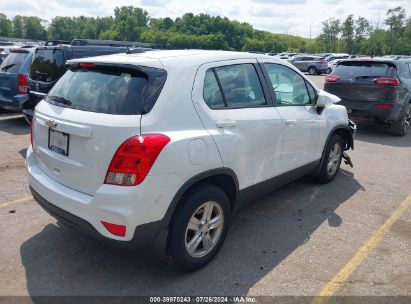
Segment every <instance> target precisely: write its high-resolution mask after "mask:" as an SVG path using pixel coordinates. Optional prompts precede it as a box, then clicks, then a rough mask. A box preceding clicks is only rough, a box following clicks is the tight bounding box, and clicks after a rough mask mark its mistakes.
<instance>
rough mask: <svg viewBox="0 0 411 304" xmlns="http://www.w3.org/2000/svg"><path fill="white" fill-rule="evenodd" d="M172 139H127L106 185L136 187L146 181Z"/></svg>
mask: <svg viewBox="0 0 411 304" xmlns="http://www.w3.org/2000/svg"><path fill="white" fill-rule="evenodd" d="M169 142H170V138H169V137H167V136H166V135H163V134H144V135H140V136H133V137H130V138H129V139H127V140H126V141H125V142H124V143H122V144H121V146H120V147H119V148H118V149H117V152H116V153H115V154H114V157H113V159H112V160H111V163H110V166H109V167H108V170H107V174H106V178H105V181H104V183H105V184H110V185H119V186H135V185H138V184H140V183H142V182H143V181H144V179H145V178H146V176H147V174H148V172H149V171H150V169H151V167H152V166H153V164H154V162H155V161H156V159H157V157H158V155H159V154H160V152H161V151H162V150H163V148H164V147H165V145H167V144H168V143H169Z"/></svg>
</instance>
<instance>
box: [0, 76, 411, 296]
mask: <svg viewBox="0 0 411 304" xmlns="http://www.w3.org/2000/svg"><path fill="white" fill-rule="evenodd" d="M311 78H312V79H313V80H314V81H315V82H316V83H317V84H318V85H319V86H322V83H323V79H324V77H323V76H313V77H311ZM29 141H30V139H29V128H28V126H27V125H26V124H25V122H24V119H23V118H22V117H21V116H20V115H15V114H12V113H5V112H3V113H0V145H1V149H0V180H1V186H0V206H2V205H5V204H7V203H8V202H11V201H15V200H17V199H21V198H25V197H27V196H29V190H28V187H27V182H26V173H25V169H24V155H25V149H26V148H27V146H28V145H29ZM355 145H356V146H355V150H354V151H350V153H349V154H350V155H351V157H352V160H353V163H354V168H350V167H348V166H346V165H342V170H341V172H340V173H339V174H338V176H337V178H336V179H335V181H333V182H332V183H329V184H326V185H320V184H317V183H315V182H314V181H313V180H312V179H311V178H310V177H306V178H302V179H300V180H297V181H295V182H293V183H291V184H289V185H287V186H286V187H284V188H282V189H279V190H277V191H275V192H273V193H271V194H270V195H268V196H267V197H265V198H263V199H261V200H259V201H256V202H254V203H253V204H251V205H248V206H247V207H245V208H243V209H242V210H240V211H239V212H238V213H237V214H236V215H235V216H234V218H233V221H232V226H231V231H230V233H229V235H228V237H227V239H226V243H225V244H224V246H223V248H222V250H221V252H220V253H219V255H218V256H217V258H216V259H215V260H214V261H213V262H212V263H211V264H210V265H208V266H207V267H206V268H204V269H202V270H200V271H197V272H195V273H191V274H181V273H176V272H174V271H172V270H170V269H168V268H167V267H165V266H164V265H162V264H156V263H151V262H148V261H147V260H146V259H142V258H140V257H137V256H132V255H130V254H128V253H125V252H122V251H119V250H117V249H113V248H110V247H107V246H106V245H104V244H101V243H99V242H98V241H95V240H92V239H90V238H88V237H86V236H83V235H82V234H80V233H78V232H76V231H72V230H70V229H68V228H66V227H64V226H62V227H60V226H58V225H57V224H56V221H55V220H54V219H53V218H52V217H50V216H49V215H48V214H46V213H45V212H44V211H43V210H42V209H41V208H40V207H39V206H38V205H37V204H36V203H35V202H33V201H32V200H27V201H25V202H21V203H15V204H10V205H6V206H3V207H0V231H1V234H0V296H5V295H29V296H41V295H151V296H160V295H164V296H171V295H251V296H290V295H291V296H315V295H316V294H318V293H319V292H320V290H321V289H322V288H323V286H324V285H325V284H327V283H328V282H329V281H330V280H331V279H332V278H333V277H334V276H335V275H336V274H337V273H338V272H339V271H340V270H341V269H343V268H344V265H345V264H346V263H347V262H348V261H350V259H351V258H352V257H353V256H354V255H355V254H356V253H357V252H358V249H359V248H360V247H361V246H362V244H363V243H364V242H365V241H367V240H368V239H369V238H370V237H371V236H372V235H373V234H374V232H375V231H376V230H377V229H378V228H379V227H380V226H381V225H382V224H383V223H384V222H385V221H386V220H387V219H388V218H389V217H390V216H391V214H393V212H395V210H396V209H397V207H398V206H399V205H400V203H401V202H402V201H404V200H405V199H406V198H407V197H408V196H409V195H410V193H411V170H410V169H411V166H410V160H411V158H410V157H411V153H410V152H411V132H409V133H408V134H407V135H406V136H405V137H395V136H392V135H390V134H389V133H388V132H387V130H386V128H385V127H384V126H381V125H378V124H374V123H367V122H358V134H357V137H356V143H355ZM410 256H411V210H410V209H407V210H406V211H405V212H404V213H403V214H402V215H401V217H400V218H399V220H398V221H396V222H395V223H394V224H393V226H392V227H391V229H390V230H389V231H388V232H387V234H386V235H385V236H384V237H383V238H382V241H381V242H380V243H378V244H377V245H376V248H375V249H374V250H372V251H371V252H370V254H369V255H368V257H366V258H365V260H364V262H363V263H361V264H360V265H359V266H358V267H356V268H355V270H354V271H353V272H352V274H351V275H350V276H349V278H348V280H347V281H346V282H345V283H344V284H343V286H342V288H341V289H339V290H337V291H336V295H344V296H347V295H355V296H359V295H361V296H371V295H384V296H400V295H403V296H406V295H408V296H411V276H410V273H411V259H410ZM0 301H1V300H0Z"/></svg>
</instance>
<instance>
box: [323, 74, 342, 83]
mask: <svg viewBox="0 0 411 304" xmlns="http://www.w3.org/2000/svg"><path fill="white" fill-rule="evenodd" d="M340 79H341V78H340V77H338V76H335V75H328V76H326V77H325V82H337V81H338V80H340Z"/></svg>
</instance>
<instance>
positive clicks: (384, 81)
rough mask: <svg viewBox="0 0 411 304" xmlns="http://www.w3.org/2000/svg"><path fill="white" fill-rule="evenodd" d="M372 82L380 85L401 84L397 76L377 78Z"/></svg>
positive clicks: (393, 85)
mask: <svg viewBox="0 0 411 304" xmlns="http://www.w3.org/2000/svg"><path fill="white" fill-rule="evenodd" d="M374 82H375V83H376V84H377V85H380V86H390V87H398V86H399V85H401V82H400V80H399V79H397V78H378V79H375V80H374Z"/></svg>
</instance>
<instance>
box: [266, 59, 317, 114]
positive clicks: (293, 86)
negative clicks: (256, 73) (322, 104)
mask: <svg viewBox="0 0 411 304" xmlns="http://www.w3.org/2000/svg"><path fill="white" fill-rule="evenodd" d="M264 67H265V69H266V71H267V74H268V77H269V78H270V82H271V85H272V87H273V90H274V93H275V97H276V99H277V102H278V104H280V105H295V106H297V105H299V106H302V105H308V104H311V98H310V95H309V93H308V90H307V86H306V84H305V83H306V81H305V80H304V78H303V77H302V76H301V75H300V74H298V73H296V72H295V71H293V70H292V69H290V68H288V67H285V66H283V65H280V64H273V63H265V64H264Z"/></svg>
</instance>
